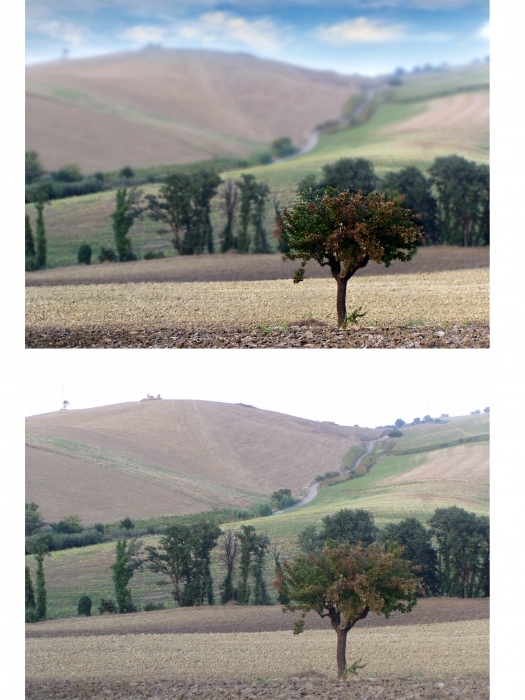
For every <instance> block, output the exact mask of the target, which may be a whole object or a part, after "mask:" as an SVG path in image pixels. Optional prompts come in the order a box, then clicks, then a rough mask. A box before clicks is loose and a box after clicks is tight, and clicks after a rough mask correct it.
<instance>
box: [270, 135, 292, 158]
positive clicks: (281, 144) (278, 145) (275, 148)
mask: <svg viewBox="0 0 525 700" xmlns="http://www.w3.org/2000/svg"><path fill="white" fill-rule="evenodd" d="M271 149H272V154H273V155H274V157H275V158H286V157H288V156H292V155H293V154H294V153H296V152H297V148H295V146H294V145H293V143H292V139H291V138H290V137H289V136H281V138H279V139H275V141H272V144H271Z"/></svg>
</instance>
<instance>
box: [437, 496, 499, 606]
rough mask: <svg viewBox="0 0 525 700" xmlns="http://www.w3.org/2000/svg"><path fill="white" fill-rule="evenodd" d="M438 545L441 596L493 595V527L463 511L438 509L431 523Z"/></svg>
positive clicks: (451, 508) (483, 519)
mask: <svg viewBox="0 0 525 700" xmlns="http://www.w3.org/2000/svg"><path fill="white" fill-rule="evenodd" d="M428 525H429V526H430V529H431V531H432V534H433V535H434V537H435V539H436V542H437V556H438V586H439V591H440V593H441V595H446V596H459V597H460V598H477V597H480V596H489V594H490V524H489V519H488V518H487V517H486V516H483V515H481V516H478V515H476V514H475V513H469V512H467V511H466V510H464V509H463V508H458V506H452V507H450V508H437V509H436V511H435V512H434V515H433V516H432V517H431V518H430V520H429V521H428Z"/></svg>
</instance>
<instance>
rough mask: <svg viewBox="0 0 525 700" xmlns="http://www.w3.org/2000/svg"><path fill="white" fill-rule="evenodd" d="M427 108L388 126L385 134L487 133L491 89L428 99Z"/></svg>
mask: <svg viewBox="0 0 525 700" xmlns="http://www.w3.org/2000/svg"><path fill="white" fill-rule="evenodd" d="M426 107H427V108H426V110H425V111H424V112H423V113H422V114H418V115H417V116H416V117H412V118H411V119H407V120H406V121H404V122H401V123H399V124H395V125H394V126H389V127H387V128H385V129H384V130H383V133H385V134H398V133H409V132H433V131H466V132H468V133H469V134H472V132H476V131H477V132H481V133H487V132H488V131H489V126H490V99H489V93H488V91H487V92H477V93H472V94H459V95H453V96H451V97H443V98H441V99H438V100H432V101H430V102H428V103H427V105H426Z"/></svg>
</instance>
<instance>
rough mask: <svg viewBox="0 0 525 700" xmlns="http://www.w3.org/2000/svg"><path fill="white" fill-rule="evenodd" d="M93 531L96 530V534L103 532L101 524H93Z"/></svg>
mask: <svg viewBox="0 0 525 700" xmlns="http://www.w3.org/2000/svg"><path fill="white" fill-rule="evenodd" d="M93 530H96V531H97V532H102V533H103V532H104V525H102V523H95V524H94V525H93Z"/></svg>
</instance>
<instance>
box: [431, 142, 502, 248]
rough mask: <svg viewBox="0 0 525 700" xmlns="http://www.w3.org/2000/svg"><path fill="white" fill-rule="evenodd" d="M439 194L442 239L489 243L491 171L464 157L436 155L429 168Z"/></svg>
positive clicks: (452, 241)
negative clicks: (437, 156) (439, 156)
mask: <svg viewBox="0 0 525 700" xmlns="http://www.w3.org/2000/svg"><path fill="white" fill-rule="evenodd" d="M429 174H430V175H431V177H432V183H433V185H434V187H435V188H436V191H437V194H438V212H437V216H438V227H439V236H440V242H441V243H446V244H448V245H461V246H476V245H489V243H490V171H489V167H488V166H487V165H478V164H477V163H474V162H473V161H469V160H467V159H466V158H462V157H461V156H457V155H453V156H446V157H443V158H436V159H435V161H434V163H433V164H432V166H431V167H430V169H429Z"/></svg>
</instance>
